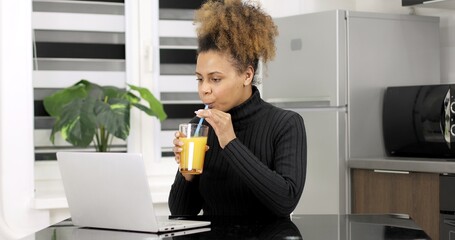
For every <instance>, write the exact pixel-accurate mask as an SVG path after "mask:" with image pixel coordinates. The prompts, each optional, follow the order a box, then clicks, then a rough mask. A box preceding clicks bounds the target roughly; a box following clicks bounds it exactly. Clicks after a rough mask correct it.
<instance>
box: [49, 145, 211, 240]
mask: <svg viewBox="0 0 455 240" xmlns="http://www.w3.org/2000/svg"><path fill="white" fill-rule="evenodd" d="M57 162H58V166H59V168H60V173H61V176H62V181H63V187H64V190H65V194H66V198H67V201H68V206H69V210H70V213H71V220H72V222H73V224H74V225H76V226H81V227H91V228H102V229H117V230H128V231H141V232H152V233H159V232H169V231H177V230H182V229H189V228H198V227H204V226H208V225H210V222H209V221H193V220H180V219H168V218H167V217H164V216H161V217H157V216H156V215H155V211H154V208H153V203H152V195H151V192H150V187H149V184H148V178H147V175H146V171H145V164H144V161H143V159H142V155H141V154H137V153H100V152H57Z"/></svg>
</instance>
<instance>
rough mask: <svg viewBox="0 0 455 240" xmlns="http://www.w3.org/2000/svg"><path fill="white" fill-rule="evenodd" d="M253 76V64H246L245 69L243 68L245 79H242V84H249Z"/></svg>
mask: <svg viewBox="0 0 455 240" xmlns="http://www.w3.org/2000/svg"><path fill="white" fill-rule="evenodd" d="M253 78H254V68H253V66H251V65H250V66H248V67H247V69H246V70H245V80H244V81H243V85H244V86H248V85H251V83H252V82H253Z"/></svg>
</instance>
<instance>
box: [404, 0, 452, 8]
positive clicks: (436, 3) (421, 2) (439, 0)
mask: <svg viewBox="0 0 455 240" xmlns="http://www.w3.org/2000/svg"><path fill="white" fill-rule="evenodd" d="M401 5H402V6H403V7H405V6H414V7H427V8H442V9H455V0H431V1H425V0H402V1H401Z"/></svg>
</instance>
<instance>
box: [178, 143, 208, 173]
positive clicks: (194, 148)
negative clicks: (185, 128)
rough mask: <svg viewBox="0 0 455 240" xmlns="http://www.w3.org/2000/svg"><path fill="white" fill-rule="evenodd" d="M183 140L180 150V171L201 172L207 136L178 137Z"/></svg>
mask: <svg viewBox="0 0 455 240" xmlns="http://www.w3.org/2000/svg"><path fill="white" fill-rule="evenodd" d="M180 140H181V141H182V142H183V146H182V152H180V172H182V173H188V174H201V173H202V168H203V166H204V157H205V146H206V145H207V137H190V138H180Z"/></svg>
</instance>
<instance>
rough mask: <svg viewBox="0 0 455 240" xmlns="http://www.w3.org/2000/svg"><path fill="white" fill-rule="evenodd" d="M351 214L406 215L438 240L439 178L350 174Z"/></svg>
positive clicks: (359, 171) (434, 175) (357, 171)
mask: <svg viewBox="0 0 455 240" xmlns="http://www.w3.org/2000/svg"><path fill="white" fill-rule="evenodd" d="M351 191H352V192H351V193H352V202H351V203H352V213H404V214H408V215H410V217H411V218H412V219H413V220H414V221H415V222H416V223H417V225H419V226H420V227H421V228H422V229H423V230H425V232H426V233H427V234H428V235H430V237H431V238H432V239H439V174H437V173H415V172H410V173H386V172H375V171H373V170H364V169H353V170H352V171H351Z"/></svg>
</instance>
